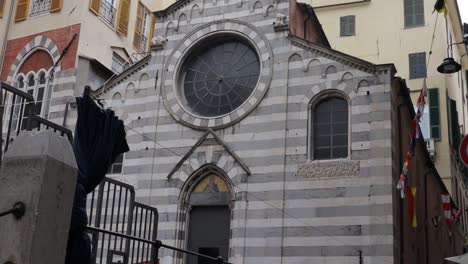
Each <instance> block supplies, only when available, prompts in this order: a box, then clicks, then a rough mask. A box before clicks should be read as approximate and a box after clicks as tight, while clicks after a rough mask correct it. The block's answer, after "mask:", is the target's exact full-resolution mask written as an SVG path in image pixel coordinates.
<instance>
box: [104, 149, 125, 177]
mask: <svg viewBox="0 0 468 264" xmlns="http://www.w3.org/2000/svg"><path fill="white" fill-rule="evenodd" d="M119 157H122V162H121V163H117V159H118V158H119ZM124 160H125V153H122V154H120V155H118V156H117V157H116V158H115V162H114V163H112V164H111V165H110V166H109V168H108V169H107V172H106V175H119V174H122V173H123V171H124ZM115 165H120V172H114V166H115Z"/></svg>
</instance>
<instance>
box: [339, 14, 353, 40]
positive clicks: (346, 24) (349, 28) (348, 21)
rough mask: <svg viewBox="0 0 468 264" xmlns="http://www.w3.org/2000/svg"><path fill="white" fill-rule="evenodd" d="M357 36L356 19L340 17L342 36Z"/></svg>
mask: <svg viewBox="0 0 468 264" xmlns="http://www.w3.org/2000/svg"><path fill="white" fill-rule="evenodd" d="M355 35H356V17H355V16H343V17H340V36H341V37H347V36H355Z"/></svg>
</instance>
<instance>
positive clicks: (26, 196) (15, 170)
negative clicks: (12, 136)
mask: <svg viewBox="0 0 468 264" xmlns="http://www.w3.org/2000/svg"><path fill="white" fill-rule="evenodd" d="M77 175H78V169H77V165H76V161H75V156H74V154H73V149H72V146H71V145H70V142H69V141H68V140H67V139H65V138H63V137H60V136H59V135H58V134H56V133H54V132H52V131H41V132H22V133H21V134H20V135H19V136H18V137H17V138H16V140H15V142H14V143H13V144H12V145H11V147H10V148H9V150H8V152H7V153H6V154H5V157H4V159H3V162H2V168H1V170H0V212H4V211H6V210H8V209H11V208H12V207H13V205H14V204H15V203H17V202H23V203H24V205H25V213H24V216H22V217H21V216H19V215H18V214H16V215H13V214H8V215H5V216H2V217H0V264H5V263H17V264H35V263H37V264H43V263H48V264H63V263H64V262H65V252H66V247H67V240H68V229H69V225H70V219H71V212H72V205H73V195H74V191H75V184H76V177H77ZM18 216H19V217H18Z"/></svg>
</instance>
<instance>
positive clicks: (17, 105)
mask: <svg viewBox="0 0 468 264" xmlns="http://www.w3.org/2000/svg"><path fill="white" fill-rule="evenodd" d="M38 58H40V59H41V63H39V64H40V65H39V67H37V63H33V60H37V59H38ZM52 68H53V61H52V58H51V57H50V55H49V54H48V53H47V52H46V51H43V50H37V51H35V52H34V53H32V54H31V55H30V56H29V57H28V58H27V59H26V60H25V61H24V62H23V63H22V64H21V65H20V66H19V67H18V69H19V70H18V71H17V73H16V76H15V78H14V80H15V81H14V83H13V86H14V87H15V88H18V89H19V90H21V91H23V92H25V93H28V94H30V95H31V96H32V97H33V98H34V103H33V104H23V102H22V98H21V97H20V96H16V97H15V99H14V100H13V94H12V93H7V94H6V97H5V98H4V105H5V111H4V120H5V121H4V122H6V123H4V124H5V125H4V126H3V127H4V130H7V129H9V126H10V125H9V124H8V122H10V121H11V129H12V130H17V129H26V124H27V120H28V118H29V116H28V115H29V113H31V112H32V113H33V114H35V115H37V116H40V117H42V118H45V119H48V118H49V107H50V99H51V95H52V90H51V88H52V84H53V73H52V72H53V71H52ZM11 108H13V111H12V114H11V113H10V111H11ZM31 108H32V109H31ZM10 119H11V120H10ZM32 125H33V127H34V126H36V125H35V124H32ZM4 132H5V131H4Z"/></svg>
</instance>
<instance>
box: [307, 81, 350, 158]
mask: <svg viewBox="0 0 468 264" xmlns="http://www.w3.org/2000/svg"><path fill="white" fill-rule="evenodd" d="M331 98H338V99H342V100H345V101H346V102H347V106H348V131H347V138H348V152H347V155H346V157H343V158H330V159H316V158H315V157H314V140H313V139H314V137H315V133H314V130H315V129H314V113H313V111H314V109H315V108H316V107H317V105H318V104H319V103H320V102H322V101H324V100H326V99H331ZM307 115H308V118H307V120H308V121H307V122H308V124H307V126H308V128H307V131H308V133H307V160H308V161H317V162H328V161H339V160H349V159H351V143H352V142H351V99H350V98H349V97H348V95H346V94H345V93H343V92H342V91H340V90H336V89H333V90H328V91H324V92H321V93H320V94H318V95H316V96H315V97H314V98H313V99H312V100H311V101H310V103H309V105H308V109H307Z"/></svg>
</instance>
